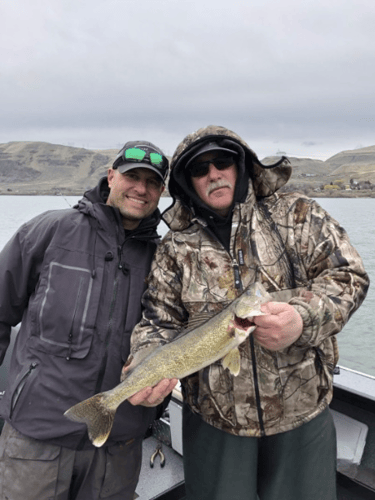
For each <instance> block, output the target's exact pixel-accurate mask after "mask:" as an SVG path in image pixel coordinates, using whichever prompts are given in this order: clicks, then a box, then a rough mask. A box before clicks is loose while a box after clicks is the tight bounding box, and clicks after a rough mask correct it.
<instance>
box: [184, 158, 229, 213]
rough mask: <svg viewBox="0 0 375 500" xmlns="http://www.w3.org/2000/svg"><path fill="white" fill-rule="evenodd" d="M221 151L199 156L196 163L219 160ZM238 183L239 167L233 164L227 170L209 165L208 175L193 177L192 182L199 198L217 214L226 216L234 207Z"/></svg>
mask: <svg viewBox="0 0 375 500" xmlns="http://www.w3.org/2000/svg"><path fill="white" fill-rule="evenodd" d="M220 156H221V155H220V151H212V152H209V153H205V154H202V155H201V156H199V157H198V158H197V159H196V161H195V162H194V163H200V162H207V161H210V160H215V159H216V158H219V157H220ZM236 181H237V166H236V164H235V163H234V162H233V163H232V164H231V165H229V166H228V167H227V168H225V169H222V170H218V169H217V168H216V167H215V165H214V164H213V163H210V164H209V167H208V172H207V174H206V175H203V176H200V177H191V182H192V185H193V188H194V189H195V192H196V193H197V195H198V196H199V198H200V199H201V200H202V201H203V202H204V203H205V204H206V205H208V206H209V207H210V208H211V209H212V210H214V211H215V212H216V213H217V214H219V215H222V216H225V215H227V214H228V211H229V208H230V207H231V205H232V202H233V197H234V190H235V187H236Z"/></svg>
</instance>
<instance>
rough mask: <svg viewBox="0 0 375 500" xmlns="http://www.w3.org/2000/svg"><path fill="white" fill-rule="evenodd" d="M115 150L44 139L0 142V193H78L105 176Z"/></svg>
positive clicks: (114, 155) (115, 152)
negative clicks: (89, 148)
mask: <svg viewBox="0 0 375 500" xmlns="http://www.w3.org/2000/svg"><path fill="white" fill-rule="evenodd" d="M117 151H118V150H117V149H113V150H103V151H95V150H88V149H84V148H73V147H69V146H62V145H59V144H50V143H47V142H9V143H7V144H0V193H3V194H10V193H17V194H34V193H35V194H54V193H58V192H65V193H71V194H81V193H82V192H83V191H85V190H86V189H88V188H90V187H93V186H95V184H96V183H97V181H98V179H99V178H100V177H102V176H103V175H106V172H107V169H108V167H109V166H110V165H111V164H112V162H113V160H114V158H115V157H116V154H117ZM10 190H11V191H10Z"/></svg>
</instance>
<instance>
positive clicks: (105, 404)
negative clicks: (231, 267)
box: [64, 283, 272, 447]
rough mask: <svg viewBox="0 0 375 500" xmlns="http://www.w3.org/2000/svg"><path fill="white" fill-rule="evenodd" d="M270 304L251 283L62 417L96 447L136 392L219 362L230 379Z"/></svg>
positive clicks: (258, 286) (147, 352)
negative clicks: (77, 425) (82, 426)
mask: <svg viewBox="0 0 375 500" xmlns="http://www.w3.org/2000/svg"><path fill="white" fill-rule="evenodd" d="M270 300H272V298H271V296H270V295H269V294H268V293H267V292H266V290H265V289H264V288H263V286H262V285H261V284H260V283H254V284H253V285H251V286H250V287H249V288H248V289H247V290H246V291H245V292H244V293H243V294H242V295H241V296H240V297H238V298H237V299H235V300H234V301H233V302H232V303H231V304H229V305H228V306H227V307H225V308H224V309H223V310H222V311H220V312H219V313H217V314H215V315H214V316H211V317H210V318H209V319H207V320H206V321H204V322H203V323H201V324H200V325H199V326H197V327H196V328H189V329H188V330H187V331H185V332H183V333H181V334H180V335H179V336H177V337H176V338H175V339H174V340H172V341H171V342H169V343H167V344H165V345H163V346H160V347H157V348H156V349H153V350H152V351H151V352H150V351H149V350H148V349H145V352H146V355H145V357H144V358H143V359H140V360H139V362H138V360H137V364H136V366H134V368H131V369H129V371H128V372H127V373H126V375H125V379H124V380H123V381H122V382H121V383H120V384H119V385H117V386H116V387H114V388H113V389H111V390H109V391H106V392H102V393H100V394H96V395H95V396H93V397H91V398H89V399H86V400H84V401H82V402H81V403H78V404H76V405H75V406H72V407H71V408H70V409H69V410H67V411H66V412H65V413H64V415H65V416H66V417H68V418H69V419H70V420H74V421H77V422H84V423H85V424H86V425H87V427H88V433H89V437H90V439H91V441H92V443H93V444H94V445H95V446H98V447H99V446H102V445H103V444H104V443H105V442H106V440H107V439H108V436H109V434H110V432H111V429H112V425H113V420H114V418H115V413H116V410H117V408H118V406H119V405H120V404H121V403H122V402H124V401H125V400H126V399H128V398H130V397H131V396H133V394H135V393H136V392H138V391H140V390H141V389H144V388H145V387H153V386H155V385H156V384H157V383H158V382H160V380H162V379H165V378H169V379H172V378H178V379H182V378H184V377H186V376H187V375H191V374H192V373H195V372H197V371H199V370H201V369H202V368H205V367H206V366H208V365H211V364H212V363H214V362H215V361H218V360H219V359H222V364H223V366H224V367H225V368H228V370H229V371H230V372H231V373H232V374H233V375H238V374H239V372H240V352H239V350H238V346H239V345H240V344H241V343H242V342H243V341H244V340H245V339H246V338H247V337H248V336H249V335H250V333H251V332H252V331H254V330H255V328H256V327H255V325H254V323H253V321H252V319H253V317H254V316H260V315H263V314H264V313H262V311H261V309H260V306H261V304H264V303H266V302H269V301H270ZM140 354H141V355H142V351H140ZM136 356H137V355H136Z"/></svg>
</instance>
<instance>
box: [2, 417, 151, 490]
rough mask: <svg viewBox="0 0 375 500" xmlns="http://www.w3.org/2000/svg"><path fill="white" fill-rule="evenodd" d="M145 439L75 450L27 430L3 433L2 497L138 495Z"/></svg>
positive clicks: (5, 426) (11, 429)
mask: <svg viewBox="0 0 375 500" xmlns="http://www.w3.org/2000/svg"><path fill="white" fill-rule="evenodd" d="M141 461H142V439H141V438H139V439H134V440H131V441H129V442H126V443H122V444H117V445H115V446H107V447H103V448H96V449H94V450H92V449H90V450H82V451H75V450H70V449H68V448H64V447H61V446H55V445H51V444H46V443H44V442H43V441H37V440H35V439H31V438H28V437H26V436H23V435H21V434H20V433H19V432H17V431H16V430H15V429H13V427H11V426H10V425H9V424H7V423H5V425H4V428H3V431H2V433H1V436H0V500H96V499H107V500H133V498H134V491H135V488H136V486H137V482H138V478H139V472H140V468H141Z"/></svg>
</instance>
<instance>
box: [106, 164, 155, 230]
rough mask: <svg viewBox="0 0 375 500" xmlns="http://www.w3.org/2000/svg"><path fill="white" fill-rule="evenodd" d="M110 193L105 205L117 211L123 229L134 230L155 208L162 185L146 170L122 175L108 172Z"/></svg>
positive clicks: (132, 170) (116, 172)
mask: <svg viewBox="0 0 375 500" xmlns="http://www.w3.org/2000/svg"><path fill="white" fill-rule="evenodd" d="M108 185H109V188H110V193H109V196H108V200H107V205H110V206H111V207H116V208H118V209H119V211H120V213H121V215H122V219H123V225H124V228H125V229H130V230H132V229H135V228H136V227H138V225H139V223H140V221H141V220H142V219H144V218H146V217H148V216H149V215H151V214H152V213H153V212H154V210H155V209H156V208H157V206H158V203H159V199H160V196H161V194H162V192H163V191H164V185H163V183H162V181H161V179H160V177H159V176H158V175H157V174H156V173H155V172H153V171H152V170H150V169H148V168H133V169H131V170H128V171H127V172H125V173H124V174H121V173H120V172H119V171H118V169H112V168H110V169H109V170H108Z"/></svg>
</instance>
